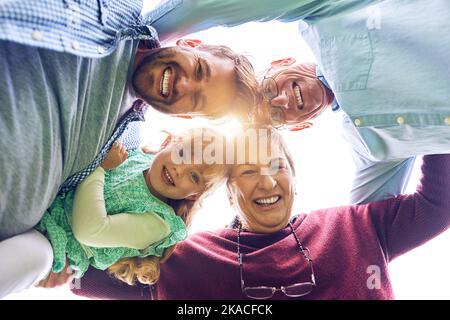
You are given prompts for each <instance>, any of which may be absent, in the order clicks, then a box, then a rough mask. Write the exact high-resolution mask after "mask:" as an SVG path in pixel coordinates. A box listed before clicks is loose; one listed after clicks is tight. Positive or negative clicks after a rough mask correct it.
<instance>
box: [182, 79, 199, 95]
mask: <svg viewBox="0 0 450 320" xmlns="http://www.w3.org/2000/svg"><path fill="white" fill-rule="evenodd" d="M199 88H200V83H199V82H198V81H194V80H192V79H190V78H187V77H182V78H180V79H179V80H178V81H177V83H176V89H177V91H178V94H179V95H180V96H184V95H188V94H191V93H193V92H196V91H198V90H199Z"/></svg>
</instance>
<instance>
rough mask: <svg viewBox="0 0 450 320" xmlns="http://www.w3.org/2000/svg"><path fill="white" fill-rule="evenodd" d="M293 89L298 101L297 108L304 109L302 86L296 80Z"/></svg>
mask: <svg viewBox="0 0 450 320" xmlns="http://www.w3.org/2000/svg"><path fill="white" fill-rule="evenodd" d="M292 89H293V90H294V96H295V101H296V103H297V108H298V109H299V110H302V109H303V99H302V92H301V90H300V86H299V85H298V84H296V83H295V82H294V83H293V84H292Z"/></svg>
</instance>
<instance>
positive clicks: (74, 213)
mask: <svg viewBox="0 0 450 320" xmlns="http://www.w3.org/2000/svg"><path fill="white" fill-rule="evenodd" d="M221 142H222V144H221ZM223 142H225V139H224V137H223V136H221V135H220V134H218V133H217V132H215V131H212V130H211V129H204V128H203V129H194V130H190V131H189V132H186V133H184V134H182V135H179V136H176V137H174V138H171V139H170V141H167V140H166V142H165V143H164V144H163V146H162V147H161V150H160V151H158V152H157V153H156V154H152V153H144V152H143V151H141V150H139V149H136V150H132V151H130V152H129V153H128V152H127V151H126V150H125V149H124V148H123V146H121V145H120V144H115V145H114V146H113V147H112V149H111V150H110V152H109V153H108V155H107V157H106V158H105V160H104V161H103V162H102V164H101V165H100V167H99V168H97V169H96V170H95V171H94V172H93V173H92V174H91V175H89V176H88V177H87V178H86V179H85V180H84V181H83V182H82V183H81V184H80V185H79V186H78V187H77V189H76V190H75V191H71V192H69V193H66V194H64V195H62V196H59V197H57V198H56V200H55V201H54V202H53V204H52V206H51V207H50V208H49V209H48V210H47V211H46V213H45V214H44V217H43V218H42V220H41V221H40V223H39V225H38V227H37V229H38V230H39V231H41V232H42V233H44V234H45V235H46V236H47V237H48V238H49V240H50V242H51V244H52V247H53V252H54V262H53V267H52V272H55V273H58V272H61V271H62V270H63V269H64V267H65V265H66V261H68V263H69V265H70V267H71V268H72V269H74V270H75V271H76V277H81V276H82V275H83V274H84V272H85V271H86V270H87V269H88V267H89V266H93V267H95V268H98V269H101V270H105V269H108V272H110V273H111V274H113V275H114V276H116V277H117V278H119V279H120V280H123V281H125V282H127V283H129V284H133V283H134V282H135V281H136V280H138V281H139V282H141V283H145V284H150V283H154V282H155V281H156V280H157V279H158V278H159V263H160V262H161V259H163V260H165V259H167V258H168V257H169V256H170V254H171V253H172V252H173V250H174V249H175V245H176V243H177V242H179V241H181V240H183V239H185V238H186V236H187V231H186V227H188V226H189V224H190V222H191V219H192V216H193V214H194V212H195V211H196V210H197V209H198V207H199V206H200V203H201V201H202V199H204V198H205V196H206V195H207V194H209V193H211V192H212V190H213V189H214V188H215V187H216V186H217V185H218V184H219V183H220V182H222V181H223V179H224V177H225V176H226V172H227V166H226V165H225V164H223V163H224V162H223V161H216V162H211V161H210V160H211V159H209V160H208V159H206V161H205V155H206V154H205V153H204V152H203V151H206V150H207V148H208V150H209V151H211V146H213V147H214V146H224V145H223ZM199 146H200V148H199ZM199 152H200V153H201V154H200V160H201V161H198V159H199V157H198V153H199ZM195 153H197V154H195ZM209 155H210V156H211V153H210V154H209ZM194 160H195V161H194ZM211 163H212V164H211ZM144 257H151V258H150V259H141V258H144Z"/></svg>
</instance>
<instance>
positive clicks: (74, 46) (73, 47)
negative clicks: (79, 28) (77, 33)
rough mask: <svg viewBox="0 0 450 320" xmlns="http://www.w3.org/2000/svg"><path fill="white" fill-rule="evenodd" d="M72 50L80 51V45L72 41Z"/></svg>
mask: <svg viewBox="0 0 450 320" xmlns="http://www.w3.org/2000/svg"><path fill="white" fill-rule="evenodd" d="M72 49H73V50H78V49H80V44H79V43H78V41H73V42H72Z"/></svg>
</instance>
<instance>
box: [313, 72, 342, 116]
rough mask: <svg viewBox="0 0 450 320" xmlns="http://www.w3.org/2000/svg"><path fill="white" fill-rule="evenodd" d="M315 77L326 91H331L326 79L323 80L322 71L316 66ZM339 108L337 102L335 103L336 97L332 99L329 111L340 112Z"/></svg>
mask: <svg viewBox="0 0 450 320" xmlns="http://www.w3.org/2000/svg"><path fill="white" fill-rule="evenodd" d="M316 76H317V78H318V79H319V80H320V81H321V82H322V83H323V84H324V86H326V87H327V88H328V89H330V90H331V91H333V90H332V89H331V87H330V85H329V84H328V81H327V79H325V76H324V75H323V73H322V70H320V69H319V67H318V66H316ZM333 93H334V92H333ZM340 108H341V107H340V106H339V104H338V102H337V101H336V97H334V99H333V102H332V103H331V110H333V111H338V110H340Z"/></svg>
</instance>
